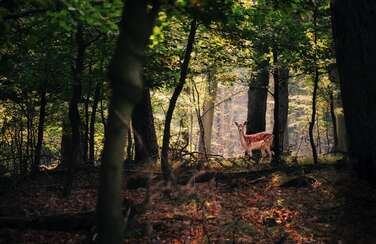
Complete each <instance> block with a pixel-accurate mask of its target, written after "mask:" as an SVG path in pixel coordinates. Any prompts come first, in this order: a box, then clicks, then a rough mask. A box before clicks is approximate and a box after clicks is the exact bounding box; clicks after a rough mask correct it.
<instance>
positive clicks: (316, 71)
mask: <svg viewBox="0 0 376 244" xmlns="http://www.w3.org/2000/svg"><path fill="white" fill-rule="evenodd" d="M313 25H314V45H315V47H316V45H317V7H316V6H315V9H314V11H313ZM314 66H315V67H314V75H313V76H314V77H313V93H312V114H311V121H310V122H309V127H308V134H309V142H310V144H311V150H312V157H313V163H314V164H318V157H317V149H316V144H315V139H314V136H313V129H314V127H315V121H316V100H317V89H318V87H319V79H320V76H319V69H318V67H317V59H316V58H315V62H314Z"/></svg>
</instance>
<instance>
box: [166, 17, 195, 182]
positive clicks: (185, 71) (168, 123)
mask: <svg viewBox="0 0 376 244" xmlns="http://www.w3.org/2000/svg"><path fill="white" fill-rule="evenodd" d="M197 26H198V25H197V21H196V19H194V20H192V22H191V27H190V31H189V36H188V42H187V46H186V49H185V54H184V59H183V63H182V66H181V69H180V78H179V82H178V84H177V86H176V87H175V90H174V93H173V94H172V97H171V99H170V103H169V106H168V110H167V113H166V119H165V123H164V131H163V141H162V143H163V144H162V152H161V169H162V172H163V175H164V179H165V180H166V181H168V180H171V179H172V175H171V169H170V165H169V162H168V149H169V145H170V136H171V135H170V127H171V121H172V115H173V113H174V109H175V106H176V102H177V100H178V98H179V95H180V93H181V91H182V90H183V87H184V84H185V78H186V77H187V74H188V66H189V60H190V59H191V53H192V51H193V44H194V40H195V35H196V30H197Z"/></svg>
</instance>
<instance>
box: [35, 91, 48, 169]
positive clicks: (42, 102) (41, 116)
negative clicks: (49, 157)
mask: <svg viewBox="0 0 376 244" xmlns="http://www.w3.org/2000/svg"><path fill="white" fill-rule="evenodd" d="M46 105H47V100H46V88H45V87H42V89H41V91H40V108H39V123H38V139H37V145H36V148H35V157H34V164H33V174H35V173H37V172H38V170H39V164H40V155H41V151H42V144H43V131H44V121H45V118H46Z"/></svg>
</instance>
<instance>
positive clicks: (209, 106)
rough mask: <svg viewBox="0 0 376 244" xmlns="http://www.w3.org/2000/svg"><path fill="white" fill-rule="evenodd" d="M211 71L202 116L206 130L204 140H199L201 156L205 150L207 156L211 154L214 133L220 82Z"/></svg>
mask: <svg viewBox="0 0 376 244" xmlns="http://www.w3.org/2000/svg"><path fill="white" fill-rule="evenodd" d="M211 72H212V71H209V73H208V84H207V92H206V97H205V101H204V106H203V110H202V111H203V112H202V115H201V119H202V125H203V128H204V139H202V138H201V137H200V139H199V152H200V154H202V155H203V154H204V153H205V152H204V148H205V150H206V153H207V154H210V152H211V138H212V131H213V120H214V110H215V108H214V103H215V99H216V96H217V87H218V82H217V80H216V79H215V77H214V79H213V76H214V74H212V73H211Z"/></svg>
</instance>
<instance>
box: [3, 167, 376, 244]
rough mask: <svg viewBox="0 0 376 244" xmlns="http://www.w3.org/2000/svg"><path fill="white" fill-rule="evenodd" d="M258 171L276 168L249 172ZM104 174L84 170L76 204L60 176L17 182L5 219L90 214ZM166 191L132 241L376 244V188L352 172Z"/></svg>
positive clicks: (6, 196) (133, 193) (37, 235)
mask: <svg viewBox="0 0 376 244" xmlns="http://www.w3.org/2000/svg"><path fill="white" fill-rule="evenodd" d="M256 168H257V170H260V169H265V168H266V169H270V166H269V165H265V166H257V167H255V168H251V169H247V170H256ZM237 170H239V169H234V168H231V169H226V172H230V171H231V172H234V171H237ZM222 171H223V169H222ZM243 171H244V169H243ZM97 174H98V172H97V170H96V169H91V170H81V171H79V173H78V175H76V180H75V186H74V190H73V191H72V195H71V196H70V197H69V198H68V199H66V198H64V197H63V196H62V194H61V189H60V187H59V185H60V184H61V182H62V179H63V176H62V175H59V174H56V175H50V174H48V173H45V174H44V175H43V176H42V177H40V178H38V179H37V180H25V179H23V180H22V179H19V180H18V182H12V185H11V186H12V187H13V188H9V189H11V190H9V189H8V191H5V192H4V191H3V192H2V193H1V195H0V202H1V206H0V221H1V220H2V218H3V217H4V216H10V215H11V216H13V217H15V216H19V217H25V216H29V217H30V216H45V215H57V214H62V213H82V212H88V211H89V212H90V211H92V210H94V208H95V204H96V187H97V183H98V182H97V179H98V178H97ZM161 188H163V187H162V186H161V187H157V189H152V190H151V195H152V198H151V203H150V205H149V206H148V208H147V210H146V212H144V213H143V214H142V215H141V216H139V217H138V218H137V224H134V226H133V227H132V228H131V229H132V231H130V232H128V233H127V238H126V241H125V243H376V234H375V233H376V211H375V207H374V206H375V203H376V194H375V189H372V188H370V187H369V186H367V184H365V183H363V182H361V181H359V180H356V179H355V177H354V176H353V175H351V171H350V170H349V169H348V168H346V167H344V168H343V167H340V169H338V167H335V166H334V165H329V166H328V167H322V168H320V169H317V170H309V172H305V170H304V169H302V170H300V171H296V170H295V171H292V172H290V171H289V172H288V173H286V172H285V171H283V170H281V171H279V170H276V171H274V173H270V174H265V175H263V176H258V177H237V178H233V179H230V180H228V179H226V180H214V179H213V180H210V181H208V182H204V183H194V184H193V185H192V186H180V187H179V189H167V188H165V187H164V188H163V189H164V190H160V189H161ZM144 195H145V189H144V188H138V189H134V190H126V191H124V198H125V199H129V200H132V201H133V202H134V203H141V202H142V201H143V200H144ZM94 233H95V229H91V230H90V229H89V230H84V231H77V232H56V231H46V230H31V228H29V227H27V228H25V229H23V230H20V229H9V228H2V229H0V243H3V242H6V243H89V240H90V239H93V238H95V234H94Z"/></svg>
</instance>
